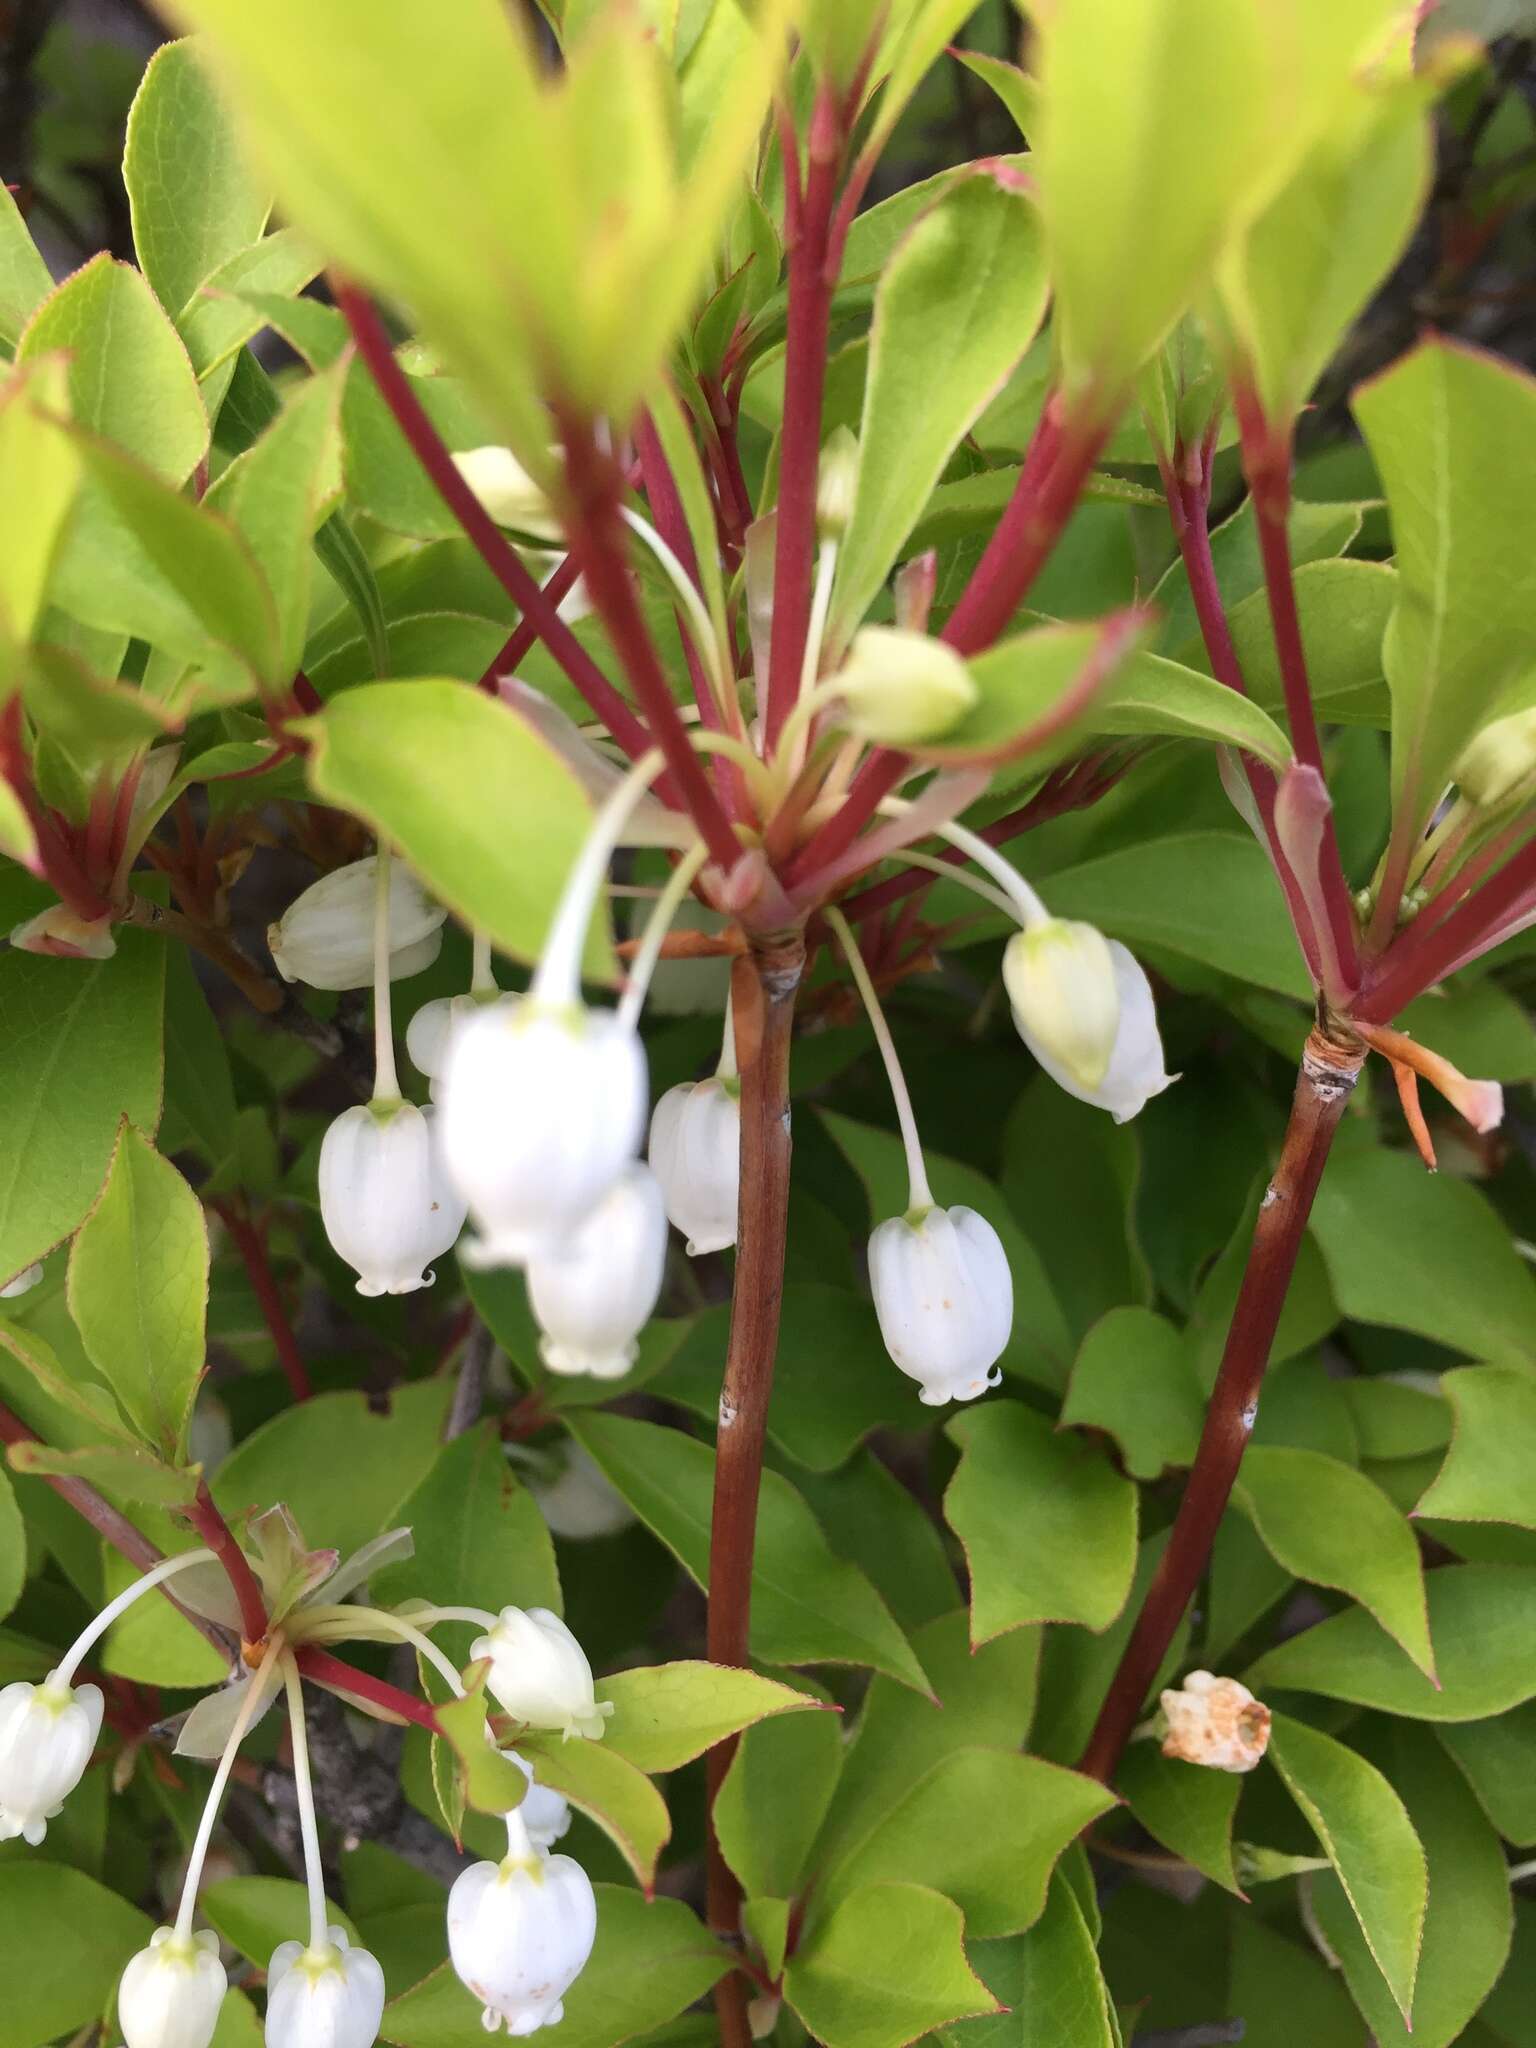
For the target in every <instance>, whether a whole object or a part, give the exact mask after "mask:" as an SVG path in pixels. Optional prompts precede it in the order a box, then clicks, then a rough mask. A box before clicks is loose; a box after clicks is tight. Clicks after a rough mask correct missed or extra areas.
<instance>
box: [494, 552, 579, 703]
mask: <svg viewBox="0 0 1536 2048" xmlns="http://www.w3.org/2000/svg"><path fill="white" fill-rule="evenodd" d="M580 574H581V570H580V568H579V567H578V566H577V562H576V557H575V556H574V555H569V554H568V555H567V556H566V557H565V560H564V561H563V562H560V563H558V564H557V565H556V567H555V568H554V569H553V570H552V571H551V573H550V577H549V581H548V582H547V583H545V584H544V585H543V586H542V588H543V591H544V595H545V596H546V597H547V598H548V599H549V601H550V603H551V604H552V605H555V606H558V605H559V604H560V602H561V600H562V599H563V598H565V597H568V596H569V595H570V593H571V591H572V590H573V589H574V588H575V585H576V579H577V578H578V577H579V576H580ZM538 638H539V629H538V627H537V626H536V625H535V624H534V623H533V621H532V619H530V618H529V617H528V616H527V614H526V613H525V614H524V615H523V617H522V618H520V619H519V620H518V622H517V624H516V625H515V626H514V627H513V628H512V631H511V633H510V634H509V635H508V636H507V640H506V643H505V644H504V646H503V647H502V649H501V652H500V653H499V654H498V655H497V656H496V657H495V659H494V660H493V661H492V662H491V664H490V666H489V667H488V668H487V669H486V671H485V674H484V675H483V676H481V678H480V680H479V682H478V683H477V684H476V685H475V687H476V689H479V690H484V691H485V692H486V693H487V695H489V696H492V697H494V696H495V694H496V685H497V683H498V682H499V680H500V679H501V677H502V676H514V675H516V674H517V670H518V665H519V663H520V662H521V661H523V659H524V658H525V656H526V655H527V653H528V651H529V649H530V648H531V647H532V646H533V645H534V643H535V642H536V641H537V640H538Z"/></svg>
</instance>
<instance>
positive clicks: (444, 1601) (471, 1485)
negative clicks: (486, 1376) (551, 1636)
mask: <svg viewBox="0 0 1536 2048" xmlns="http://www.w3.org/2000/svg"><path fill="white" fill-rule="evenodd" d="M398 1520H399V1522H400V1523H401V1525H402V1526H403V1527H406V1528H409V1529H410V1530H411V1531H412V1532H413V1534H414V1537H415V1552H414V1555H412V1556H411V1557H409V1558H407V1559H406V1560H405V1561H404V1562H403V1563H401V1564H395V1565H390V1566H388V1567H387V1568H386V1569H385V1570H383V1571H381V1572H380V1573H379V1574H378V1575H377V1579H376V1581H375V1583H374V1587H373V1594H374V1598H375V1599H376V1600H379V1601H383V1602H386V1603H388V1604H389V1605H391V1606H398V1605H399V1604H400V1602H401V1601H404V1600H411V1599H430V1600H432V1601H434V1602H436V1604H437V1605H438V1606H441V1607H485V1608H489V1609H490V1611H491V1612H492V1613H495V1612H496V1611H497V1610H498V1609H499V1608H502V1607H548V1608H551V1609H552V1610H553V1611H554V1612H555V1613H556V1614H558V1613H559V1612H560V1605H561V1602H560V1575H559V1572H558V1571H557V1569H556V1566H555V1551H554V1545H553V1544H552V1543H551V1541H550V1537H549V1530H548V1529H547V1528H546V1527H545V1524H544V1518H543V1516H542V1515H541V1514H540V1513H539V1510H538V1507H537V1505H536V1504H535V1502H534V1498H533V1495H532V1494H531V1493H530V1492H529V1491H528V1489H527V1487H526V1486H524V1485H523V1483H522V1481H521V1480H520V1479H519V1478H518V1476H517V1474H516V1472H515V1471H514V1470H513V1469H512V1466H511V1465H510V1464H509V1463H508V1462H507V1454H506V1452H505V1450H504V1449H503V1448H502V1444H501V1438H500V1435H499V1434H498V1432H497V1428H496V1425H495V1423H494V1422H484V1423H481V1424H479V1425H478V1426H477V1427H476V1428H474V1429H468V1430H465V1431H464V1433H463V1434H462V1435H461V1436H457V1437H455V1438H454V1439H453V1441H452V1442H451V1443H448V1444H444V1445H443V1447H442V1448H441V1449H440V1450H439V1451H438V1453H437V1455H436V1457H435V1458H434V1459H433V1461H432V1467H431V1470H430V1471H429V1472H428V1473H427V1475H426V1477H425V1478H424V1479H422V1481H421V1482H420V1484H419V1485H418V1486H417V1487H416V1489H415V1491H414V1492H413V1493H412V1494H411V1495H410V1497H409V1498H408V1499H407V1500H405V1501H404V1502H403V1503H402V1505H401V1507H400V1510H399V1516H398Z"/></svg>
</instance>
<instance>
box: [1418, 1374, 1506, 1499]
mask: <svg viewBox="0 0 1536 2048" xmlns="http://www.w3.org/2000/svg"><path fill="white" fill-rule="evenodd" d="M1440 1384H1441V1386H1442V1387H1443V1388H1444V1389H1445V1391H1446V1393H1447V1394H1448V1395H1449V1397H1450V1403H1451V1408H1452V1411H1453V1412H1454V1414H1455V1418H1456V1429H1455V1435H1454V1436H1453V1437H1452V1439H1451V1447H1450V1449H1449V1451H1447V1453H1446V1456H1445V1463H1444V1464H1443V1465H1442V1466H1441V1468H1440V1471H1439V1473H1438V1474H1437V1475H1436V1478H1435V1481H1434V1484H1433V1485H1432V1486H1431V1487H1430V1489H1429V1491H1428V1493H1426V1494H1425V1496H1424V1498H1423V1499H1422V1500H1421V1501H1420V1502H1419V1504H1418V1506H1417V1507H1416V1508H1415V1509H1414V1513H1415V1514H1417V1515H1438V1516H1439V1517H1440V1519H1441V1520H1442V1521H1446V1522H1513V1523H1514V1524H1515V1525H1516V1527H1517V1528H1521V1529H1536V1484H1533V1480H1532V1473H1533V1471H1536V1379H1533V1378H1532V1376H1531V1374H1530V1373H1529V1372H1517V1371H1516V1370H1514V1369H1513V1368H1512V1367H1510V1366H1500V1365H1473V1366H1463V1367H1461V1368H1460V1369H1459V1370H1458V1371H1456V1372H1448V1373H1446V1374H1445V1375H1444V1376H1443V1378H1442V1379H1441V1382H1440Z"/></svg>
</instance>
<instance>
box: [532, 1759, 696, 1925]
mask: <svg viewBox="0 0 1536 2048" xmlns="http://www.w3.org/2000/svg"><path fill="white" fill-rule="evenodd" d="M517 1753H518V1755H519V1756H521V1757H525V1758H526V1759H527V1761H528V1762H529V1763H530V1764H532V1765H533V1768H534V1771H535V1774H536V1775H537V1777H538V1781H539V1783H540V1784H541V1785H547V1786H548V1787H549V1788H550V1790H551V1791H553V1792H560V1793H563V1794H564V1795H565V1797H566V1798H567V1799H568V1800H569V1801H570V1802H571V1804H572V1805H573V1806H576V1807H579V1808H580V1809H581V1811H582V1812H583V1813H585V1814H588V1815H590V1816H591V1818H592V1819H593V1820H595V1821H596V1822H597V1824H598V1826H599V1827H600V1828H601V1829H602V1830H603V1832H604V1834H605V1835H607V1836H608V1838H609V1840H610V1841H611V1842H613V1843H614V1845H615V1846H616V1847H617V1849H618V1851H619V1854H620V1855H621V1856H622V1857H623V1858H624V1860H625V1862H626V1863H627V1864H628V1865H629V1867H630V1869H631V1870H632V1871H633V1872H634V1873H635V1876H636V1877H637V1878H638V1879H639V1881H640V1883H641V1885H642V1886H643V1887H644V1889H645V1891H646V1893H647V1894H649V1893H650V1891H651V1890H652V1889H653V1887H654V1885H655V1882H656V1863H657V1859H658V1858H659V1857H660V1855H661V1852H662V1850H663V1849H664V1848H665V1847H666V1845H667V1842H668V1840H669V1839H670V1837H671V1834H672V1822H671V1819H670V1817H669V1815H668V1813H667V1807H666V1801H665V1800H664V1799H663V1798H662V1796H661V1794H660V1793H659V1792H658V1791H657V1790H656V1787H655V1786H654V1785H653V1784H652V1783H651V1781H650V1779H649V1778H647V1777H646V1776H645V1775H644V1774H643V1773H642V1772H640V1771H637V1770H636V1769H635V1767H634V1765H633V1764H630V1763H626V1762H625V1760H624V1758H623V1757H622V1756H620V1755H619V1754H618V1753H617V1751H615V1750H614V1749H612V1748H611V1747H610V1746H609V1744H608V1743H606V1742H565V1741H562V1740H561V1739H560V1737H558V1736H554V1737H551V1736H548V1735H540V1734H538V1733H536V1732H530V1733H528V1734H526V1735H524V1734H521V1733H519V1735H518V1737H517Z"/></svg>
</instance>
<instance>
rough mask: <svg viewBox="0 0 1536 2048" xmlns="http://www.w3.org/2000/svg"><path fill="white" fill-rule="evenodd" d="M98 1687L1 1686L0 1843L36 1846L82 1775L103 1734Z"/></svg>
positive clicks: (19, 1683) (50, 1683)
mask: <svg viewBox="0 0 1536 2048" xmlns="http://www.w3.org/2000/svg"><path fill="white" fill-rule="evenodd" d="M101 1709H102V1697H101V1688H100V1687H99V1686H95V1685H75V1686H70V1685H61V1684H59V1683H58V1682H57V1681H56V1680H55V1679H54V1677H53V1676H52V1674H50V1675H49V1677H48V1678H46V1679H44V1681H43V1683H42V1684H41V1685H29V1684H27V1683H26V1681H25V1680H23V1679H18V1680H17V1681H16V1682H15V1683H14V1684H12V1685H7V1686H5V1687H0V1842H8V1841H10V1840H12V1838H13V1837H14V1836H16V1835H22V1836H24V1837H25V1838H26V1840H27V1841H29V1842H30V1843H31V1844H32V1845H33V1847H34V1848H35V1847H36V1846H37V1844H38V1843H39V1842H40V1841H42V1839H43V1837H44V1836H45V1835H46V1834H47V1832H48V1823H49V1821H50V1820H52V1819H53V1817H54V1815H55V1814H56V1813H57V1812H58V1811H59V1809H60V1807H61V1806H62V1805H63V1804H64V1801H65V1800H66V1799H67V1798H68V1797H69V1795H70V1793H71V1792H73V1791H74V1789H75V1787H76V1786H77V1785H78V1784H79V1782H80V1780H81V1778H82V1777H83V1776H84V1774H85V1767H86V1765H87V1764H88V1763H89V1762H90V1760H91V1751H92V1750H93V1749H94V1748H95V1747H96V1738H97V1736H98V1735H99V1734H100V1733H101Z"/></svg>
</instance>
